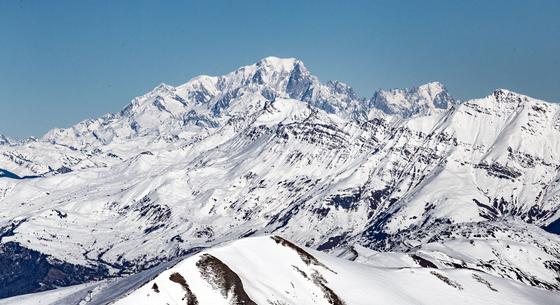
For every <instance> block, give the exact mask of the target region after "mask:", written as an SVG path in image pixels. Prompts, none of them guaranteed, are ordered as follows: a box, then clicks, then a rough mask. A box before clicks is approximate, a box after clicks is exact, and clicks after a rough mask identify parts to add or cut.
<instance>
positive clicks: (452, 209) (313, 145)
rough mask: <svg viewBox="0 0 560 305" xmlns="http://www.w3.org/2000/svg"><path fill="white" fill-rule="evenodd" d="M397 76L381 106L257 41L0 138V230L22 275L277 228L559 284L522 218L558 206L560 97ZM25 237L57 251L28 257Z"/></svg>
mask: <svg viewBox="0 0 560 305" xmlns="http://www.w3.org/2000/svg"><path fill="white" fill-rule="evenodd" d="M402 92H408V93H406V94H405V93H402V94H401V95H402V96H403V97H402V98H401V97H399V99H397V98H396V97H391V96H390V95H389V94H388V93H383V94H381V93H380V94H378V95H379V96H381V95H383V96H384V101H385V103H389V102H391V103H392V104H391V105H397V106H398V107H396V106H395V107H393V108H391V109H393V110H390V111H389V110H387V109H385V108H383V107H381V106H379V105H378V104H376V103H371V101H368V100H367V99H362V98H358V97H357V96H356V95H355V94H354V93H353V91H352V89H351V88H350V87H349V86H347V85H344V84H342V83H338V82H328V83H326V84H322V83H320V82H319V81H318V79H317V78H316V77H314V76H312V75H311V74H310V73H309V71H307V69H306V68H305V66H304V65H303V63H301V62H300V61H298V60H296V59H278V58H266V59H263V60H262V61H260V62H258V63H256V64H254V65H250V66H246V67H242V68H240V69H238V70H236V71H234V72H232V73H229V74H227V75H224V76H218V77H211V76H200V77H197V78H194V79H192V80H190V81H189V82H187V83H186V84H184V85H180V86H177V87H172V86H169V85H163V84H162V85H160V86H158V87H156V88H155V89H154V90H153V91H151V92H149V93H147V94H146V95H144V96H141V97H138V98H136V99H134V100H133V101H132V103H131V104H130V105H128V106H127V107H125V108H124V109H123V110H122V111H121V112H119V113H117V114H110V115H106V116H103V117H102V118H99V119H94V120H88V121H84V122H82V123H79V124H77V125H76V126H73V127H71V128H68V129H54V130H52V131H51V132H49V133H48V134H47V135H45V136H44V137H43V138H41V139H40V140H29V141H24V142H21V143H16V144H13V143H12V144H10V145H0V243H1V244H0V247H2V248H3V249H9V250H10V249H11V250H10V251H20V252H22V255H20V256H18V257H19V258H17V259H19V260H23V261H25V262H26V264H25V266H30V267H29V268H35V269H37V270H44V273H37V274H35V275H34V276H35V277H34V278H33V280H32V281H33V283H34V284H33V287H35V286H36V285H39V283H40V284H41V285H42V286H41V287H53V286H60V285H68V284H71V283H75V282H74V281H71V280H69V279H68V280H67V278H68V277H69V276H68V274H66V273H65V272H70V270H73V271H71V272H72V273H75V274H80V275H79V276H78V277H80V276H81V277H82V280H85V279H86V278H87V279H92V278H103V277H106V276H108V275H114V274H124V273H130V272H135V271H138V270H142V269H145V268H148V267H150V266H154V265H157V264H159V263H160V262H162V261H166V260H169V259H172V258H175V257H178V256H181V255H184V254H186V253H189V252H190V251H193V249H197V248H199V247H208V246H212V245H215V244H217V243H220V242H223V241H228V240H233V239H237V238H239V237H243V236H249V235H252V234H257V233H260V234H269V233H274V234H282V235H283V236H287V237H289V238H290V239H292V240H294V241H296V242H299V243H302V244H304V245H306V246H308V247H312V248H316V249H319V250H325V251H333V252H334V251H339V250H340V249H347V248H349V247H352V246H353V245H362V246H366V247H369V248H372V249H375V250H383V251H401V252H405V254H406V255H408V253H412V252H414V251H420V250H422V251H424V252H426V253H429V255H433V258H432V259H431V260H432V261H433V263H434V264H440V263H441V264H451V263H452V262H458V263H459V264H463V263H464V264H466V265H467V266H469V268H471V267H472V268H476V269H481V270H485V271H487V272H490V273H492V274H495V275H499V276H502V277H506V278H513V279H515V280H517V281H519V282H523V283H526V284H529V285H533V286H539V287H544V288H546V289H553V290H554V289H558V287H559V285H560V282H559V278H560V268H559V267H558V266H559V265H560V250H559V249H560V242H559V240H558V238H557V236H553V235H550V234H547V233H546V232H544V231H543V230H541V229H539V228H538V227H536V226H546V225H549V224H550V223H553V222H554V221H556V220H557V219H558V218H559V212H558V211H559V205H558V200H559V198H560V197H559V196H560V195H559V194H560V193H559V192H560V183H559V182H560V156H559V155H558V154H559V152H560V149H559V148H560V147H559V145H560V144H559V143H560V123H559V122H560V119H559V117H560V107H559V106H558V105H556V104H550V103H546V102H544V101H539V100H535V99H532V98H530V97H526V96H523V95H520V94H516V93H513V92H509V91H507V90H496V91H495V92H493V93H492V94H491V95H489V96H487V97H484V98H482V99H477V100H472V101H466V102H464V103H462V104H457V103H456V102H455V100H454V99H453V98H451V97H450V96H449V95H448V93H447V92H446V91H444V89H443V86H442V85H441V84H438V83H432V84H427V85H424V86H420V87H418V88H416V89H414V90H408V91H402ZM395 94H396V93H395ZM399 94H400V93H399ZM401 106H402V107H401ZM370 107H381V109H382V110H384V111H386V112H389V113H393V114H387V113H385V112H383V111H380V110H379V109H377V108H370ZM410 107H412V108H410ZM481 228H484V229H481ZM495 228H498V229H499V230H500V231H503V232H506V233H504V234H501V235H500V237H499V238H494V237H492V236H491V234H490V233H488V231H491V232H494V231H495V230H498V229H495ZM475 229H476V230H475ZM473 232H476V233H473ZM443 233H445V234H443ZM529 233H530V234H529ZM457 234H459V235H457ZM477 235H478V236H481V237H480V238H479V239H477V240H475V241H474V242H473V243H471V240H472V239H473V238H477ZM453 238H456V239H459V241H454V240H453ZM493 239H496V240H498V241H499V242H498V243H497V244H496V243H494V241H493ZM479 240H480V242H479ZM533 244H534V245H535V247H536V248H531V250H527V251H525V252H523V251H519V254H517V252H516V255H513V254H511V255H510V254H508V253H509V252H511V250H506V249H512V247H513V249H517V248H516V247H517V245H521V246H519V247H521V248H523V249H530V248H529V247H530V246H531V245H533ZM508 245H509V247H510V248H507V246H508ZM459 246H460V248H462V250H461V251H448V250H446V249H449V248H453V247H459ZM493 250H494V251H493ZM30 251H38V252H39V253H41V254H42V255H47V256H48V258H49V261H51V262H55V263H54V264H52V263H44V262H42V263H40V266H41V268H37V266H38V265H37V264H39V263H36V262H35V260H33V259H31V258H33V257H35V256H34V255H39V254H35V253H34V252H30ZM494 252H496V253H497V254H495V253H494ZM30 253H31V254H30ZM430 257H431V256H430ZM436 260H437V261H436ZM529 260H530V261H533V260H536V262H535V263H531V264H527V263H525V262H527V261H529ZM6 262H7V263H6V265H7V266H11V265H15V264H14V263H17V261H16V258H12V257H6ZM60 262H64V263H67V264H70V265H64V268H66V269H64V268H63V267H62V265H61V263H60ZM495 262H499V263H498V267H496V268H495V270H490V268H487V267H486V266H485V264H490V265H492V264H494V263H495ZM27 263H29V264H28V265H27ZM21 265H22V264H20V266H21ZM475 266H476V267H475ZM47 267H48V268H47ZM49 268H55V269H57V270H61V269H64V270H66V271H62V272H63V274H64V275H62V276H61V277H62V279H63V280H61V281H56V280H55V279H53V278H52V277H49V276H48V270H49ZM9 272H13V273H17V272H24V271H21V270H20V269H13V270H12V269H10V270H9ZM96 272H97V277H96V276H94V275H95V273H96ZM2 284H4V287H12V286H7V285H8V281H6V282H2ZM9 284H10V285H15V286H17V285H23V284H22V283H19V282H10V283H9ZM24 288H25V287H24ZM10 289H11V288H9V289H8V288H6V290H10ZM27 289H28V290H27V291H32V290H30V289H32V288H30V287H27ZM33 289H34V288H33Z"/></svg>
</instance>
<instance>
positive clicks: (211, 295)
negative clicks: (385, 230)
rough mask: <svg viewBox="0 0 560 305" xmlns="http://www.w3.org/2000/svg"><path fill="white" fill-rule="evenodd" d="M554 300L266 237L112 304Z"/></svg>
mask: <svg viewBox="0 0 560 305" xmlns="http://www.w3.org/2000/svg"><path fill="white" fill-rule="evenodd" d="M103 289H107V290H111V289H112V290H113V291H114V290H115V289H114V288H113V287H111V285H110V284H109V285H105V286H104V287H103V288H102V289H95V288H94V289H92V292H91V293H90V294H89V295H88V296H87V297H84V298H83V299H82V303H80V304H97V303H96V302H97V295H98V294H100V293H101V292H102V291H103ZM74 290H78V289H74ZM55 291H56V290H55ZM62 291H63V292H66V291H67V290H62ZM59 294H60V295H61V296H63V297H61V298H59V299H56V298H55V297H51V298H50V299H55V300H56V301H57V302H58V303H57V304H64V305H74V304H78V303H79V302H80V301H81V300H79V299H71V298H68V297H67V296H66V295H65V294H66V293H59ZM49 295H50V296H54V295H55V294H54V293H50V294H49ZM65 297H66V298H65ZM559 297H560V295H559V294H558V293H557V292H550V291H546V290H541V289H538V288H533V287H530V286H526V285H523V284H520V283H518V282H515V281H512V280H506V279H502V278H500V277H496V276H492V275H488V274H486V273H483V272H480V271H477V270H472V269H436V268H429V267H428V268H424V267H421V266H418V265H414V264H413V263H412V264H411V265H410V266H405V267H385V266H377V267H371V266H368V265H364V264H361V263H357V262H351V261H348V260H345V259H340V258H336V257H333V256H330V255H327V254H324V253H321V252H318V251H313V250H311V249H304V248H302V247H300V246H298V245H295V244H293V243H291V242H289V241H287V240H285V239H283V238H281V237H278V236H270V237H269V236H266V237H252V238H245V239H242V240H238V241H235V242H232V243H228V244H227V245H224V246H221V247H216V248H213V249H210V250H207V251H203V252H201V253H199V254H196V255H193V256H191V257H189V258H186V259H185V260H183V261H181V262H180V263H178V264H177V265H175V266H173V267H172V268H169V269H167V270H165V271H163V272H161V273H160V274H159V275H157V276H156V277H154V278H151V279H146V282H145V283H144V284H143V285H142V286H140V287H139V288H137V289H134V290H132V291H129V292H127V293H126V294H124V295H123V296H121V297H118V298H116V299H115V300H114V302H113V303H111V304H115V305H138V304H152V305H158V304H161V305H165V304H188V305H193V304H199V305H206V304H212V305H219V304H224V305H228V304H283V305H291V304H293V305H296V304H336V305H343V304H346V305H358V304H364V305H372V304H395V305H398V304H492V305H495V304H520V305H521V304H550V305H553V304H560V298H559ZM41 299H49V298H44V295H43V294H38V295H37V296H35V295H30V296H23V297H16V298H13V299H8V300H7V301H12V302H18V304H20V305H22V304H38V303H34V302H36V301H38V300H41ZM0 302H1V301H0ZM13 304H15V303H13ZM44 304H54V303H50V302H45V303H44Z"/></svg>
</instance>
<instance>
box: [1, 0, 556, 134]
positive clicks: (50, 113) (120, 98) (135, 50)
mask: <svg viewBox="0 0 560 305" xmlns="http://www.w3.org/2000/svg"><path fill="white" fill-rule="evenodd" d="M558 16H560V1H528V0H527V1H515V0H509V1H499V0H494V1H455V0H448V1H426V0H424V1H305V2H304V1H192V2H186V1H180V2H179V1H27V0H20V1H0V93H1V94H0V133H3V134H6V135H8V136H13V137H18V138H22V137H27V136H31V135H33V136H41V135H43V134H44V133H45V132H46V131H48V130H49V129H51V128H53V127H68V126H70V125H72V124H74V123H77V122H78V121H80V120H83V119H86V118H93V117H97V116H100V115H102V114H104V113H107V112H117V111H119V110H120V109H121V108H123V107H124V106H125V105H126V104H127V103H128V102H129V101H130V100H131V99H132V98H133V97H135V96H138V95H141V94H143V93H145V92H146V91H149V90H150V89H151V88H153V87H155V86H156V85H157V84H159V83H161V82H165V83H168V84H171V85H178V84H181V83H184V82H186V81H187V80H188V79H190V78H191V77H194V76H196V75H200V74H209V75H221V74H224V73H226V72H229V71H231V70H233V69H235V68H237V67H239V66H242V65H246V64H251V63H254V62H256V61H257V60H259V59H260V58H263V57H266V56H269V55H274V56H279V57H297V58H299V59H301V60H303V61H304V63H305V64H306V66H307V68H308V69H309V70H310V71H311V72H312V73H313V74H315V75H317V76H318V77H319V78H320V79H321V80H323V81H327V80H330V79H336V80H340V81H343V82H346V83H348V84H350V85H352V86H353V87H354V88H355V89H356V91H357V92H358V93H359V94H360V95H362V96H371V95H372V93H373V92H374V91H375V90H376V89H379V88H395V87H411V86H414V85H419V84H422V83H426V82H429V81H433V80H438V81H441V82H442V83H444V84H445V85H446V86H447V88H448V89H449V91H450V93H451V94H452V95H454V96H456V97H459V98H462V99H467V98H474V97H481V96H485V95H487V94H488V93H489V92H491V91H492V90H493V89H495V88H508V89H511V90H514V91H517V92H520V93H524V94H527V95H530V96H534V97H537V98H541V99H545V100H548V101H560V18H559V17H558Z"/></svg>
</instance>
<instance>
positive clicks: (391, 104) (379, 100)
mask: <svg viewBox="0 0 560 305" xmlns="http://www.w3.org/2000/svg"><path fill="white" fill-rule="evenodd" d="M457 102H458V101H457V100H455V99H454V98H453V97H452V96H451V95H449V93H448V92H447V89H446V88H445V86H444V85H443V84H442V83H440V82H430V83H426V84H423V85H420V86H417V87H412V88H410V89H389V90H379V91H377V92H375V94H374V96H373V98H372V99H371V101H370V106H371V107H375V108H378V109H381V110H382V111H383V112H385V113H387V114H398V115H401V116H403V117H410V116H413V115H416V114H419V113H427V112H430V111H433V110H437V109H449V107H450V106H451V105H452V104H456V103H457Z"/></svg>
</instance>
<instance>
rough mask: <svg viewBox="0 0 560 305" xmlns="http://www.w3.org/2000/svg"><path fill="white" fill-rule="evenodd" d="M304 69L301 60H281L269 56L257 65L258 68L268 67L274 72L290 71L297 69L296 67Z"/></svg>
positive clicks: (291, 58)
mask: <svg viewBox="0 0 560 305" xmlns="http://www.w3.org/2000/svg"><path fill="white" fill-rule="evenodd" d="M296 65H298V66H301V67H304V65H303V62H302V61H300V60H299V59H296V58H293V57H290V58H280V57H275V56H268V57H265V58H263V59H261V60H259V61H258V62H257V63H256V66H257V67H266V68H271V69H273V70H284V71H289V70H292V69H294V68H295V66H296Z"/></svg>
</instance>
